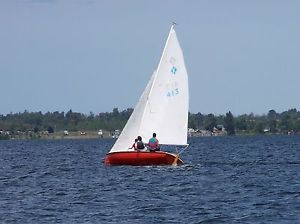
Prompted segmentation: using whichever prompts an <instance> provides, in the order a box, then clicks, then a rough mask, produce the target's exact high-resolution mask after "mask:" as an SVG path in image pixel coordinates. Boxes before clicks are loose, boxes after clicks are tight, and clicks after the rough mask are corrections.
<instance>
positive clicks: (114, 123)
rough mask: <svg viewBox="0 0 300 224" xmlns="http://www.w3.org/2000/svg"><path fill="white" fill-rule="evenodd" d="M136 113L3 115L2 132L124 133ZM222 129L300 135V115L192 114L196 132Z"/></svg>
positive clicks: (289, 112) (294, 112)
mask: <svg viewBox="0 0 300 224" xmlns="http://www.w3.org/2000/svg"><path fill="white" fill-rule="evenodd" d="M132 111H133V109H132V108H128V109H126V110H123V111H119V110H118V108H114V109H113V110H112V112H106V113H99V114H97V115H95V114H93V113H90V114H88V115H86V114H82V113H78V112H73V111H72V110H69V111H68V112H66V113H65V112H59V111H55V112H47V113H42V112H28V111H24V112H22V113H10V114H7V115H0V131H1V133H3V131H9V132H10V133H16V132H18V131H19V132H28V131H31V132H35V133H37V132H40V131H47V132H49V133H54V132H57V131H62V130H66V129H67V130H69V131H81V130H90V131H91V130H99V129H102V130H106V131H114V130H116V129H119V130H122V128H123V127H124V125H125V124H126V122H127V120H128V118H129V117H130V115H131V113H132ZM218 125H222V126H224V127H225V129H226V131H227V134H229V135H234V134H261V133H272V134H276V133H280V134H285V133H300V111H297V110H296V109H290V110H287V111H284V112H282V113H277V112H276V111H275V110H270V111H269V112H268V113H267V114H264V115H254V114H253V113H250V114H243V115H238V116H233V114H232V113H231V112H230V111H229V112H227V113H226V114H225V115H214V114H202V113H189V123H188V126H189V128H193V129H195V130H208V131H212V130H213V128H214V127H216V126H218Z"/></svg>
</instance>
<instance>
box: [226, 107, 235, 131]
mask: <svg viewBox="0 0 300 224" xmlns="http://www.w3.org/2000/svg"><path fill="white" fill-rule="evenodd" d="M224 127H225V129H226V130H227V134H228V135H235V126H234V117H233V115H232V113H231V112H230V111H229V112H228V113H226V116H225V119H224Z"/></svg>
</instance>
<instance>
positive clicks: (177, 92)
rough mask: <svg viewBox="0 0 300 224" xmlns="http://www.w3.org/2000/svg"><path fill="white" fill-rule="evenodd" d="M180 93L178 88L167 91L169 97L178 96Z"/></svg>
mask: <svg viewBox="0 0 300 224" xmlns="http://www.w3.org/2000/svg"><path fill="white" fill-rule="evenodd" d="M178 94H179V90H178V88H176V89H173V90H170V91H168V92H167V96H168V97H172V96H176V95H178Z"/></svg>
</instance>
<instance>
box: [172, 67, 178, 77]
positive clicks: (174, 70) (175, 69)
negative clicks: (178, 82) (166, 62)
mask: <svg viewBox="0 0 300 224" xmlns="http://www.w3.org/2000/svg"><path fill="white" fill-rule="evenodd" d="M171 72H172V74H173V75H175V73H176V72H177V68H176V67H175V66H173V67H172V68H171Z"/></svg>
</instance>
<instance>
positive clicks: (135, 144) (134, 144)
mask: <svg viewBox="0 0 300 224" xmlns="http://www.w3.org/2000/svg"><path fill="white" fill-rule="evenodd" d="M137 142H138V139H137V138H136V139H134V143H133V144H132V146H131V147H130V148H129V149H134V150H137Z"/></svg>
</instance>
